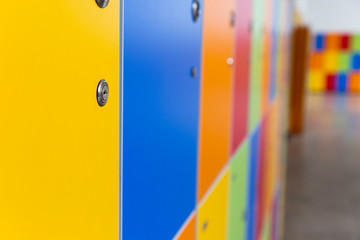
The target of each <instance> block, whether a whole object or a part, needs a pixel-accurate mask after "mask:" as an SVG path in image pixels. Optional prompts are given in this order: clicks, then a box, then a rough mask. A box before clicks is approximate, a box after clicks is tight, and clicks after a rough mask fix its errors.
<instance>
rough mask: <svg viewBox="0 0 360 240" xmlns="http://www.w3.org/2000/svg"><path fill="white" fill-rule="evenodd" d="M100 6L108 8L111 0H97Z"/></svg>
mask: <svg viewBox="0 0 360 240" xmlns="http://www.w3.org/2000/svg"><path fill="white" fill-rule="evenodd" d="M95 1H96V3H97V5H98V6H99V7H100V8H106V7H107V5H109V1H110V0H95Z"/></svg>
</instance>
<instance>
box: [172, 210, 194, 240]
mask: <svg viewBox="0 0 360 240" xmlns="http://www.w3.org/2000/svg"><path fill="white" fill-rule="evenodd" d="M179 234H180V235H179V237H177V236H175V237H174V239H175V240H195V237H196V217H195V216H194V215H192V216H191V217H190V219H189V222H188V223H186V224H185V229H184V230H182V229H180V232H179Z"/></svg>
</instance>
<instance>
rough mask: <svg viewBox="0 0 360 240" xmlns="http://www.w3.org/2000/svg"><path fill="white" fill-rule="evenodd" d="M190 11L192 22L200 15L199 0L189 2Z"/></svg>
mask: <svg viewBox="0 0 360 240" xmlns="http://www.w3.org/2000/svg"><path fill="white" fill-rule="evenodd" d="M191 13H192V17H193V20H194V22H196V21H197V20H198V19H199V17H200V3H199V0H194V1H193V3H192V4H191Z"/></svg>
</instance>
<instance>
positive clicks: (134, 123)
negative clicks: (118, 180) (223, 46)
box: [122, 0, 203, 240]
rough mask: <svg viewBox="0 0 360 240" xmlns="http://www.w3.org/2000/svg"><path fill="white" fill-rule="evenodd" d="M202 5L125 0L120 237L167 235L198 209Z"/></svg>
mask: <svg viewBox="0 0 360 240" xmlns="http://www.w3.org/2000/svg"><path fill="white" fill-rule="evenodd" d="M199 6H200V8H202V7H203V2H202V1H199V2H198V1H194V2H191V1H182V0H174V1H166V0H161V1H146V0H132V1H125V2H124V73H123V74H124V77H123V78H124V80H123V81H124V82H123V91H124V97H123V169H122V173H123V175H122V181H123V182H122V183H123V202H122V221H123V222H122V237H123V238H122V239H124V240H130V239H156V240H160V239H170V238H172V237H174V236H175V235H176V233H177V232H178V230H179V229H180V227H181V226H182V225H183V223H184V222H185V220H186V219H187V218H188V217H189V216H190V214H191V212H192V211H193V210H194V209H195V202H196V185H197V184H196V171H197V170H196V168H197V146H198V124H199V100H200V96H199V94H200V75H199V73H200V72H201V69H200V68H201V44H202V42H201V39H202V19H201V16H200V17H199V18H198V17H197V16H198V15H197V14H196V13H198V12H197V11H196V9H198V8H197V7H199ZM169 9H175V10H176V11H175V13H174V12H173V11H169ZM192 9H193V11H191V10H192ZM194 10H195V11H194ZM200 11H201V9H200ZM192 12H193V14H191V13H192ZM154 14H155V15H154Z"/></svg>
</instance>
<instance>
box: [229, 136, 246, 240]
mask: <svg viewBox="0 0 360 240" xmlns="http://www.w3.org/2000/svg"><path fill="white" fill-rule="evenodd" d="M248 169H249V143H248V142H247V141H245V142H244V143H243V144H242V146H241V147H240V149H239V150H238V152H237V153H236V155H235V156H234V159H233V162H232V163H231V173H230V174H231V175H230V208H229V209H230V211H229V239H230V240H242V239H246V228H247V215H248V209H247V194H248V178H249V174H248Z"/></svg>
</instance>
